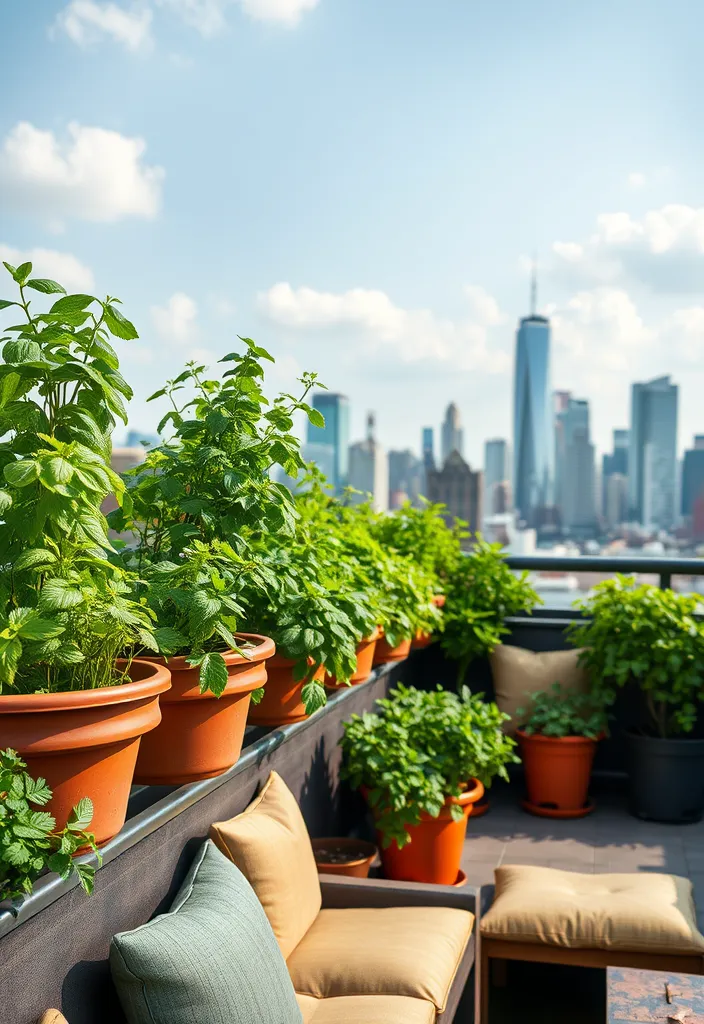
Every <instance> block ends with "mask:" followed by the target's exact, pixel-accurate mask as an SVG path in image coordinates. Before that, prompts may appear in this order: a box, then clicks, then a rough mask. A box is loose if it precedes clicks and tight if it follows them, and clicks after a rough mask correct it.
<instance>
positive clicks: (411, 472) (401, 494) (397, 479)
mask: <svg viewBox="0 0 704 1024" xmlns="http://www.w3.org/2000/svg"><path fill="white" fill-rule="evenodd" d="M423 484H424V469H423V463H422V462H421V460H420V459H419V458H418V456H417V455H414V454H413V452H412V451H410V449H406V450H405V451H390V452H389V508H399V507H400V506H401V504H402V503H403V501H404V500H405V499H406V498H408V499H409V500H410V501H413V502H417V500H418V496H419V495H420V493H421V492H422V490H423Z"/></svg>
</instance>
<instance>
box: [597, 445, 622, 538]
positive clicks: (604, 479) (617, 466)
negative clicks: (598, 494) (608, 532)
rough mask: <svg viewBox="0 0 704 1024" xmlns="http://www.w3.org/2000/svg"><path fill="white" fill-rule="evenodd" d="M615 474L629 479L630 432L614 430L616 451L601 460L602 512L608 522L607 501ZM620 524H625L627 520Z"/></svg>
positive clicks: (606, 454)
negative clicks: (610, 481)
mask: <svg viewBox="0 0 704 1024" xmlns="http://www.w3.org/2000/svg"><path fill="white" fill-rule="evenodd" d="M614 473H617V474H618V475H619V476H621V477H624V478H626V480H627V479H628V431H627V430H614V450H613V452H611V453H609V452H607V453H605V454H604V455H602V458H601V490H602V494H603V499H604V500H603V507H602V511H603V513H604V515H605V516H606V518H607V521H608V518H609V517H608V513H607V511H606V501H607V495H608V490H609V477H610V476H612V475H613V474H614ZM620 522H625V518H624V519H621V520H620Z"/></svg>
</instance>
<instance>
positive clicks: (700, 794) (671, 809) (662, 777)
mask: <svg viewBox="0 0 704 1024" xmlns="http://www.w3.org/2000/svg"><path fill="white" fill-rule="evenodd" d="M626 744H627V751H628V778H629V790H630V792H629V804H630V811H631V814H633V815H634V816H635V817H636V818H644V819H645V820H646V821H663V822H668V823H671V824H673V825H677V824H679V825H682V824H687V823H689V822H694V821H700V820H701V818H702V815H703V814H704V739H696V740H692V739H676V740H673V739H667V740H664V739H657V738H656V737H653V736H639V735H637V734H636V733H626Z"/></svg>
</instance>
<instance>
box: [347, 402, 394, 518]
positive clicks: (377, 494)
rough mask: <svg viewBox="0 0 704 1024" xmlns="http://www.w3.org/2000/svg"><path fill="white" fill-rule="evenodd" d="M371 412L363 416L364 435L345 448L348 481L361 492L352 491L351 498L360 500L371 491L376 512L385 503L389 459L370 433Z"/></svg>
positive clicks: (386, 503)
mask: <svg viewBox="0 0 704 1024" xmlns="http://www.w3.org/2000/svg"><path fill="white" fill-rule="evenodd" d="M374 429H375V423H374V414H373V413H369V415H368V416H367V436H366V438H365V440H364V441H357V443H356V444H352V445H350V449H349V484H350V487H354V488H355V489H356V490H357V491H360V492H361V494H357V495H353V497H352V501H354V502H357V503H361V502H363V501H366V500H367V497H368V496H369V495H371V501H372V504H373V506H374V508H375V510H376V511H377V512H385V511H386V510H387V509H388V507H389V461H388V459H387V457H386V452H385V451H384V449H383V448H382V446H381V445H380V444H379V442H378V441H377V440H376V438H375V436H374Z"/></svg>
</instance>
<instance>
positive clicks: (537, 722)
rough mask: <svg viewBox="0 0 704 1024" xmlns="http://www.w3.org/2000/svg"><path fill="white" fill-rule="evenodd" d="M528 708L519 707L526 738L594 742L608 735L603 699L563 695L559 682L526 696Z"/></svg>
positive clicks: (578, 694) (584, 694)
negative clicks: (571, 738) (579, 738)
mask: <svg viewBox="0 0 704 1024" xmlns="http://www.w3.org/2000/svg"><path fill="white" fill-rule="evenodd" d="M530 699H531V706H530V708H527V709H526V708H519V709H518V712H517V714H518V717H519V718H520V719H521V720H525V723H526V724H525V725H524V726H523V732H525V733H527V735H528V736H533V735H534V734H535V733H539V734H540V735H541V736H557V737H560V736H587V737H588V738H589V739H592V740H598V739H599V738H600V737H601V736H605V735H606V734H607V733H608V725H609V721H608V715H607V713H606V708H605V707H604V703H603V699H602V698H601V697H600V696H598V695H597V694H595V693H565V692H564V691H563V689H562V686H561V685H560V683H553V685H552V687H551V688H550V689H549V690H545V691H541V692H539V693H532V694H531V695H530Z"/></svg>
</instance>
